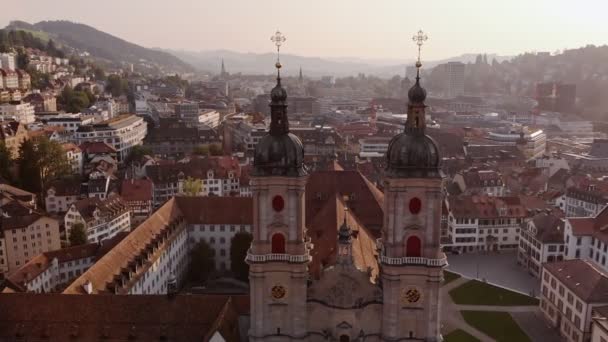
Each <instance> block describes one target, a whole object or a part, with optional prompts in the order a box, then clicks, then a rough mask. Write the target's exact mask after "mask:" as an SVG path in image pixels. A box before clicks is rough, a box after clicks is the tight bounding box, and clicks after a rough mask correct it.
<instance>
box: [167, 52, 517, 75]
mask: <svg viewBox="0 0 608 342" xmlns="http://www.w3.org/2000/svg"><path fill="white" fill-rule="evenodd" d="M164 51H167V52H170V53H171V54H173V55H175V56H177V57H179V58H181V59H182V60H184V61H185V62H187V63H189V64H191V65H193V66H195V67H196V68H198V69H199V70H204V71H207V72H210V73H213V74H217V73H219V71H220V66H221V61H222V59H224V63H225V65H226V69H227V71H228V72H230V73H239V72H240V73H243V74H270V73H273V72H274V68H273V65H274V60H275V58H276V55H275V54H273V53H263V54H257V53H241V52H235V51H230V50H210V51H184V50H164ZM476 56H477V54H465V55H462V56H458V57H452V58H449V59H445V60H440V61H429V62H426V63H425V68H432V67H434V66H435V65H437V64H440V63H446V62H450V61H461V62H463V63H468V62H474V61H475V58H476ZM492 58H496V59H497V60H498V61H499V62H502V61H503V60H506V59H509V58H511V57H502V56H497V55H495V54H489V55H488V59H490V60H492ZM281 61H282V62H283V67H284V69H283V72H284V73H285V74H286V75H291V76H295V75H297V74H298V72H299V68H300V67H302V71H303V73H304V75H305V76H308V77H315V78H316V77H320V76H325V75H332V76H337V77H342V76H354V75H357V74H359V73H365V74H368V75H376V76H380V77H393V76H395V75H401V76H403V75H404V73H405V68H406V65H413V63H414V60H413V59H411V60H403V62H401V63H399V62H398V60H396V59H385V60H373V59H365V58H354V57H352V58H348V57H344V58H321V57H304V56H298V55H290V54H282V55H281Z"/></svg>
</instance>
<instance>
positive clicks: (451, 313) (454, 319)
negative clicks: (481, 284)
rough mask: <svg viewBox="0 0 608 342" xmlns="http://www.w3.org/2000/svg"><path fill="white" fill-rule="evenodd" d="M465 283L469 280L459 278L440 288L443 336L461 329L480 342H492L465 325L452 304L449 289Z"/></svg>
mask: <svg viewBox="0 0 608 342" xmlns="http://www.w3.org/2000/svg"><path fill="white" fill-rule="evenodd" d="M467 281H469V279H466V278H462V277H461V278H458V279H456V280H454V281H452V282H450V283H449V284H447V285H445V286H443V287H442V288H441V302H442V310H441V311H442V312H441V314H442V316H443V318H442V320H441V321H442V324H443V331H444V332H445V334H447V333H449V332H451V331H453V330H456V329H461V330H464V331H465V332H467V333H468V334H470V335H472V336H475V337H476V338H477V339H478V340H480V341H482V342H493V341H494V339H492V338H491V337H489V336H488V335H486V334H484V333H482V332H481V331H479V330H477V329H475V328H473V327H472V326H470V325H468V324H467V322H466V321H465V320H464V318H462V315H461V314H460V310H459V309H458V308H457V306H456V305H455V304H454V302H452V298H451V297H450V295H449V294H448V292H449V291H450V290H451V289H453V288H455V287H458V286H460V285H462V284H464V283H466V282H467Z"/></svg>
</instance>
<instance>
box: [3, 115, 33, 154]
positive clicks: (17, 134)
mask: <svg viewBox="0 0 608 342" xmlns="http://www.w3.org/2000/svg"><path fill="white" fill-rule="evenodd" d="M27 139H28V132H27V129H26V128H25V124H23V123H21V122H19V121H4V122H0V141H2V142H3V143H4V145H5V146H6V148H7V149H8V150H9V151H10V152H11V157H12V158H13V159H16V158H18V157H19V148H20V147H21V144H22V143H23V142H24V141H26V140H27Z"/></svg>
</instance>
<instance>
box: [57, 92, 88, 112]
mask: <svg viewBox="0 0 608 342" xmlns="http://www.w3.org/2000/svg"><path fill="white" fill-rule="evenodd" d="M91 95H93V94H91ZM93 98H94V96H93ZM58 100H59V104H60V105H61V107H62V108H63V109H64V110H65V111H66V112H69V113H80V112H81V111H82V110H83V109H85V108H88V107H89V105H90V104H91V101H90V99H89V96H88V95H87V93H86V92H84V91H75V90H74V89H72V87H70V86H65V87H63V90H62V91H61V94H60V95H59V97H58Z"/></svg>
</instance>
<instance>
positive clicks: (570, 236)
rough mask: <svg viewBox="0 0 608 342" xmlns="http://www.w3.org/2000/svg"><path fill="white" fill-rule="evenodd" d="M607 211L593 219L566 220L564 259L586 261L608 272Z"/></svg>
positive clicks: (574, 218)
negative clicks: (592, 262)
mask: <svg viewBox="0 0 608 342" xmlns="http://www.w3.org/2000/svg"><path fill="white" fill-rule="evenodd" d="M607 226H608V209H606V208H604V209H603V210H602V211H601V212H600V213H598V214H597V215H595V216H594V217H569V218H566V227H565V235H564V236H565V237H564V239H565V242H566V254H565V258H566V259H586V260H592V261H594V262H595V263H596V264H597V265H598V266H599V267H602V268H604V269H605V270H608V264H607V260H606V259H607V258H608V232H607V231H606V227H607Z"/></svg>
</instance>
